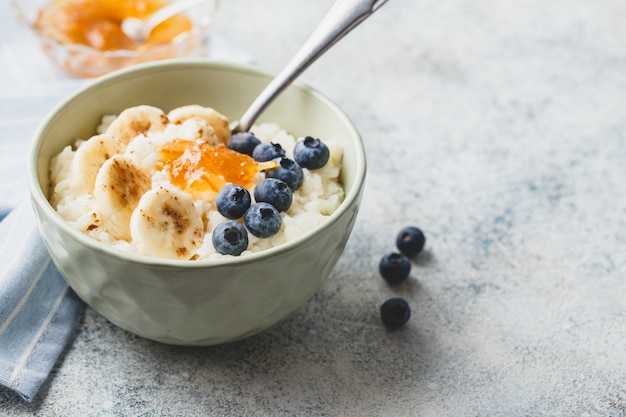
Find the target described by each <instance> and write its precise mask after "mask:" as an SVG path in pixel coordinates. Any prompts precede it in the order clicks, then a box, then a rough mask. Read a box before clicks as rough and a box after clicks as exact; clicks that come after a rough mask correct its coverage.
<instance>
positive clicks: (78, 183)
mask: <svg viewBox="0 0 626 417" xmlns="http://www.w3.org/2000/svg"><path fill="white" fill-rule="evenodd" d="M117 145H118V144H117V141H116V140H115V138H113V137H112V136H110V135H107V134H101V135H97V136H92V137H91V138H89V139H88V140H86V141H85V142H83V143H82V144H81V145H80V146H79V147H78V149H76V154H75V155H74V159H73V160H72V177H71V182H70V189H71V190H72V192H73V193H74V194H75V195H84V194H91V193H93V188H94V184H95V183H96V176H97V175H98V171H99V170H100V168H101V167H102V165H103V164H104V163H105V162H106V160H107V159H109V158H111V157H112V156H114V155H116V154H118V153H120V150H119V148H118V146H117Z"/></svg>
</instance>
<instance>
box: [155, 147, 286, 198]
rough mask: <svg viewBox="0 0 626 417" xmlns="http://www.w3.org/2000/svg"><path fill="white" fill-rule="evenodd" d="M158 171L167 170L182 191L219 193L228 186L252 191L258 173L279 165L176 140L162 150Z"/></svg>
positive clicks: (172, 180)
mask: <svg viewBox="0 0 626 417" xmlns="http://www.w3.org/2000/svg"><path fill="white" fill-rule="evenodd" d="M159 153H160V157H161V158H160V160H159V161H158V162H157V166H156V167H157V169H160V170H167V172H168V173H169V174H170V180H171V182H172V184H174V185H175V186H177V187H179V188H180V189H182V190H187V191H192V192H193V191H196V192H207V191H209V192H215V193H217V192H218V191H219V190H221V189H222V187H224V186H225V185H226V184H228V183H233V184H239V185H241V186H243V187H246V188H248V187H250V186H252V185H254V183H255V176H256V174H257V173H259V172H261V171H263V170H266V169H271V168H275V167H276V166H277V162H276V161H269V162H257V161H255V160H254V159H253V158H252V157H250V156H248V155H245V154H242V153H239V152H236V151H233V150H231V149H228V148H227V147H226V146H224V145H217V146H214V145H210V144H208V143H206V142H196V141H191V140H184V139H176V140H174V141H172V142H169V143H168V144H167V145H165V146H164V147H162V148H161V149H160V150H159Z"/></svg>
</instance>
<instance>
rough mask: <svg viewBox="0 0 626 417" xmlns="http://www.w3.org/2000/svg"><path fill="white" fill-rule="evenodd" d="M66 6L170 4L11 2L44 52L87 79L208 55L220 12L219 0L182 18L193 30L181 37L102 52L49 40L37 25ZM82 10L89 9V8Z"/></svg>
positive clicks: (142, 1) (152, 0)
mask: <svg viewBox="0 0 626 417" xmlns="http://www.w3.org/2000/svg"><path fill="white" fill-rule="evenodd" d="M171 1H177V0H171ZM63 2H65V3H73V4H78V3H80V4H82V5H89V6H91V5H93V7H105V6H103V5H106V4H107V3H108V4H109V5H112V7H116V6H117V5H119V6H120V7H128V5H132V4H133V3H136V4H138V5H139V6H138V9H141V7H142V5H145V4H149V3H156V2H161V3H165V4H167V3H168V2H167V0H165V1H161V0H133V1H132V2H130V1H125V2H121V1H120V2H116V1H115V0H107V1H99V0H11V5H12V7H13V9H14V11H15V13H16V15H17V17H18V19H19V20H20V21H21V22H22V23H23V24H24V25H26V26H27V27H28V28H30V30H32V31H33V32H34V33H35V35H36V36H37V38H38V39H39V41H40V43H41V46H42V49H43V52H44V53H45V54H46V55H47V56H48V57H49V58H50V59H51V60H52V61H53V62H54V63H55V64H57V65H58V66H60V67H61V68H63V69H65V70H66V71H68V72H69V73H71V74H73V75H75V76H79V77H85V78H90V77H98V76H100V75H103V74H106V73H109V72H111V71H114V70H117V69H120V68H123V67H128V66H130V65H135V64H140V63H144V62H148V61H156V60H162V59H171V58H181V57H198V56H202V55H205V52H206V51H205V49H206V47H207V40H208V30H209V27H210V25H211V22H212V20H213V17H214V15H215V11H216V8H217V0H207V2H206V3H203V4H201V5H198V6H195V7H193V8H191V9H189V10H188V11H187V12H185V13H183V14H181V16H183V17H186V18H188V19H189V21H190V22H191V27H190V28H187V30H184V31H182V32H180V33H178V34H177V35H175V36H174V37H173V38H172V39H171V40H169V41H167V42H165V43H160V42H150V43H148V42H146V43H144V44H139V45H137V46H136V47H133V48H132V49H131V48H127V49H122V48H120V49H108V48H107V49H106V50H102V49H98V48H95V47H93V46H88V45H85V44H82V43H71V42H70V41H59V40H58V38H53V37H51V36H49V33H50V31H49V30H48V31H42V30H41V28H40V27H39V25H38V24H37V19H38V16H39V14H40V12H41V11H42V10H44V9H45V8H47V7H50V6H51V5H52V4H60V3H63ZM82 8H83V9H86V7H82ZM54 13H56V12H54ZM54 13H50V14H49V16H52V15H54ZM57 17H58V15H57ZM69 20H70V19H62V18H61V19H58V21H60V22H63V21H66V22H67V21H69ZM118 24H119V22H118ZM53 29H56V28H53ZM158 29H159V28H157V29H156V30H155V32H156V31H157V30H158ZM102 39H103V41H104V42H106V41H107V39H106V35H105V36H102ZM103 49H104V48H103Z"/></svg>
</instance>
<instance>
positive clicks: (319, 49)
mask: <svg viewBox="0 0 626 417" xmlns="http://www.w3.org/2000/svg"><path fill="white" fill-rule="evenodd" d="M386 2H387V0H337V1H336V2H335V4H334V5H333V6H332V8H331V9H330V10H329V12H328V14H327V15H326V16H325V17H324V19H323V20H322V22H321V23H320V25H319V26H318V27H317V28H316V29H315V31H314V32H313V33H312V34H311V36H310V37H309V38H308V39H307V41H306V42H305V43H304V44H303V45H302V47H301V48H300V49H299V50H298V52H296V54H295V55H294V57H293V58H292V59H291V60H290V61H289V62H288V63H287V65H286V66H285V67H284V68H283V69H282V71H281V72H280V73H279V74H278V75H277V76H276V77H275V78H274V79H273V80H272V81H271V82H270V83H269V84H268V85H267V87H265V89H264V90H263V91H262V92H261V94H259V96H258V97H257V98H256V99H255V100H254V102H253V103H252V105H251V106H250V107H249V108H248V110H246V112H245V113H244V115H243V116H241V119H240V120H239V122H238V124H237V125H236V126H235V128H234V129H233V132H247V131H248V130H249V129H250V128H251V127H252V125H253V124H254V122H255V120H256V119H257V117H258V116H259V115H260V114H261V113H262V112H263V110H265V108H266V107H267V106H268V105H269V104H270V103H271V102H272V101H273V100H274V98H276V96H277V95H278V94H280V93H281V92H282V91H283V90H284V89H285V88H286V87H287V86H288V85H289V84H291V82H292V81H293V80H295V79H296V78H297V77H298V76H299V75H300V74H302V72H304V70H306V69H307V68H308V67H309V66H310V65H311V64H312V63H313V62H315V60H316V59H317V58H319V57H320V56H321V55H322V54H323V53H324V52H326V51H327V50H328V49H329V48H330V47H331V46H333V45H334V44H335V43H336V42H337V41H338V40H340V39H341V38H343V37H344V36H345V35H346V34H347V33H348V32H350V31H351V30H352V29H354V28H355V27H356V26H357V25H359V23H361V22H362V21H364V20H365V19H367V18H368V17H369V16H370V15H371V14H372V13H374V12H375V11H376V10H378V9H379V8H380V7H381V6H382V5H383V4H385V3H386Z"/></svg>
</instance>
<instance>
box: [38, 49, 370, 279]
mask: <svg viewBox="0 0 626 417" xmlns="http://www.w3.org/2000/svg"><path fill="white" fill-rule="evenodd" d="M176 67H181V68H185V67H186V68H196V67H197V68H210V69H214V70H226V71H230V72H236V73H245V74H249V75H255V76H261V77H265V78H267V81H268V82H269V81H270V80H271V79H272V78H273V77H274V74H272V73H271V72H268V71H265V70H262V69H260V68H259V67H257V66H254V65H251V64H242V63H234V62H226V61H216V60H207V59H202V58H176V59H168V60H161V61H154V62H148V63H144V64H137V65H133V66H131V67H127V68H123V69H120V70H116V71H113V72H111V73H109V74H106V75H104V76H101V77H100V78H97V79H94V80H91V81H90V82H87V83H86V84H84V85H82V86H81V87H80V88H79V89H78V90H76V91H75V92H73V93H71V94H70V95H69V96H68V97H66V98H64V99H63V100H61V101H60V102H59V103H57V104H56V105H55V106H54V107H53V108H52V110H50V111H49V112H48V114H47V115H46V116H45V117H44V119H43V120H42V121H41V122H40V124H39V126H38V127H37V129H36V131H35V133H34V135H33V139H32V143H31V145H30V149H29V152H28V161H27V172H28V187H29V191H30V198H31V204H32V205H33V206H35V205H36V206H38V207H39V208H40V210H42V211H43V213H44V215H45V216H47V220H48V221H52V222H54V224H55V226H56V227H60V228H61V229H62V230H63V232H65V233H67V234H69V235H70V236H71V237H72V238H73V239H74V240H75V241H78V242H79V243H80V244H81V245H83V246H85V247H87V248H89V249H91V250H93V251H96V252H98V253H100V254H102V255H106V256H109V257H112V258H117V259H120V260H122V261H126V262H129V263H135V264H142V265H146V266H154V267H171V268H181V267H182V268H185V269H205V268H209V267H211V268H212V267H224V266H234V265H245V264H248V263H253V262H257V261H259V260H263V259H266V258H271V257H273V256H276V255H277V254H279V253H282V252H289V251H292V250H294V249H295V248H297V247H299V246H301V245H303V244H304V243H305V242H306V241H307V240H309V239H310V238H312V237H313V236H315V235H318V234H319V233H322V232H324V231H326V230H327V229H329V228H331V227H332V226H333V225H334V224H335V223H336V222H337V221H338V219H339V218H340V217H341V216H342V215H343V214H344V213H345V212H346V211H348V210H350V208H351V207H352V206H353V205H354V203H355V202H356V203H358V199H359V198H360V194H361V192H362V189H363V185H364V181H365V175H366V165H367V162H366V157H365V148H364V144H363V140H362V137H361V134H360V132H359V131H358V129H357V128H356V126H355V124H354V122H353V121H352V120H351V119H350V118H349V117H348V115H347V114H346V113H345V111H344V110H343V109H341V108H340V107H339V106H338V105H337V104H336V103H334V102H333V101H332V100H330V99H329V98H328V97H326V96H325V95H323V94H322V93H320V92H319V91H318V90H316V89H315V88H313V87H311V86H310V85H308V84H306V83H303V82H301V81H298V80H296V81H294V82H293V83H292V84H291V86H289V87H288V88H297V89H300V90H303V91H305V92H307V93H308V94H311V95H312V96H313V97H314V98H315V99H317V100H319V101H320V102H322V103H323V104H324V105H325V106H326V107H328V108H329V109H330V110H331V111H332V112H333V113H335V114H336V115H337V117H338V118H339V119H340V120H341V121H342V122H343V124H344V125H345V126H346V127H347V129H348V130H349V131H350V132H351V133H350V136H351V137H353V138H356V140H355V149H354V150H353V151H354V153H355V156H356V166H355V168H354V169H355V178H354V184H353V186H352V187H351V188H350V189H349V190H347V192H346V193H345V195H344V199H343V201H342V202H341V204H340V205H339V207H337V209H336V210H335V211H334V212H333V213H332V214H330V215H329V216H328V217H327V218H326V219H324V220H323V221H322V223H320V224H319V225H318V226H317V227H316V228H315V229H314V230H311V231H308V232H306V233H304V234H303V235H301V236H298V237H296V238H294V239H292V240H289V241H287V242H284V243H281V244H280V245H277V246H274V247H272V248H267V249H263V250H261V251H258V252H253V253H248V254H245V255H244V256H225V257H223V258H220V259H198V260H176V259H164V258H156V257H150V256H146V255H140V254H136V253H132V252H127V251H124V250H122V249H119V248H116V247H114V246H110V245H107V244H106V243H102V242H100V241H98V240H96V239H95V238H92V237H90V236H88V235H86V234H84V233H82V232H81V231H79V230H77V229H75V228H73V227H72V226H71V225H70V224H69V223H68V222H67V221H66V220H65V219H63V217H61V215H60V214H59V213H58V212H57V211H56V210H55V209H54V208H53V207H52V205H51V204H50V202H49V200H48V198H47V197H46V196H45V194H44V192H43V190H42V187H41V186H40V184H39V175H38V169H37V166H38V161H39V152H40V149H41V147H42V140H41V138H42V135H43V134H44V133H45V132H46V130H47V126H48V125H49V124H50V122H52V121H53V120H54V119H55V118H56V117H57V115H58V114H59V112H61V111H62V109H63V108H65V107H66V106H67V105H68V104H70V103H71V102H73V101H75V100H78V99H79V98H80V97H81V96H83V95H84V94H87V93H88V92H89V91H90V90H91V89H93V88H95V87H102V86H106V85H107V84H113V83H115V82H116V81H117V80H118V79H119V78H127V77H133V76H139V75H141V74H143V73H150V72H153V71H157V72H159V71H168V70H171V69H173V68H176ZM46 175H49V174H46ZM344 190H345V189H344ZM36 217H37V223H38V226H39V227H41V224H42V219H41V218H40V217H39V215H38V216H36Z"/></svg>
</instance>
